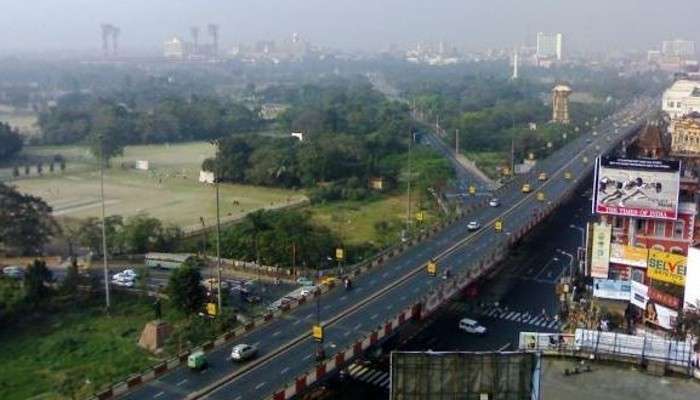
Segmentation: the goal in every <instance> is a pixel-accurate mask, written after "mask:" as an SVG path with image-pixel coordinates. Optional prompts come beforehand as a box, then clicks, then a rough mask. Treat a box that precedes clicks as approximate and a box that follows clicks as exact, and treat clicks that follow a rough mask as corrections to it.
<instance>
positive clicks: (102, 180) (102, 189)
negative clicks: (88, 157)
mask: <svg viewBox="0 0 700 400" xmlns="http://www.w3.org/2000/svg"><path fill="white" fill-rule="evenodd" d="M104 153H105V143H104V136H102V135H100V203H101V204H102V268H103V272H104V280H105V306H106V309H107V311H109V307H110V305H111V304H110V298H109V270H108V269H107V226H106V218H105V172H104V171H105V156H104Z"/></svg>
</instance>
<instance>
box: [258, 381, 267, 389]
mask: <svg viewBox="0 0 700 400" xmlns="http://www.w3.org/2000/svg"><path fill="white" fill-rule="evenodd" d="M266 383H267V382H260V383H258V385H257V386H255V390H260V388H261V387H263V386H265V384H266Z"/></svg>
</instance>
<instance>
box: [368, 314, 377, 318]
mask: <svg viewBox="0 0 700 400" xmlns="http://www.w3.org/2000/svg"><path fill="white" fill-rule="evenodd" d="M378 316H379V314H374V315H372V316H371V317H369V319H377V317H378Z"/></svg>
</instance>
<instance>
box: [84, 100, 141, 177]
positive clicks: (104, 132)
mask: <svg viewBox="0 0 700 400" xmlns="http://www.w3.org/2000/svg"><path fill="white" fill-rule="evenodd" d="M127 114H128V112H127V111H126V110H125V109H124V107H122V106H118V105H113V104H102V105H100V106H99V107H98V108H97V110H96V111H95V114H94V116H93V121H92V130H91V132H90V139H89V142H90V151H91V152H92V154H93V155H94V156H95V157H96V158H97V159H101V160H102V163H103V164H104V165H105V166H109V161H110V160H111V159H112V158H113V157H115V156H120V155H122V154H123V153H124V145H125V144H126V142H127V141H126V136H127V135H128V134H129V133H130V132H131V130H130V126H129V122H128V120H127V119H126V115H127Z"/></svg>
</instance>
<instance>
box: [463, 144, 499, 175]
mask: <svg viewBox="0 0 700 400" xmlns="http://www.w3.org/2000/svg"><path fill="white" fill-rule="evenodd" d="M464 156H465V157H467V158H468V159H470V160H472V161H474V162H475V163H476V166H477V167H478V168H479V169H480V170H482V171H483V172H484V173H485V174H486V175H488V176H489V177H490V178H492V179H498V178H501V177H502V176H501V175H500V174H499V173H498V170H497V168H498V167H500V166H503V165H508V154H506V153H502V152H498V151H482V152H466V153H464Z"/></svg>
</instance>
